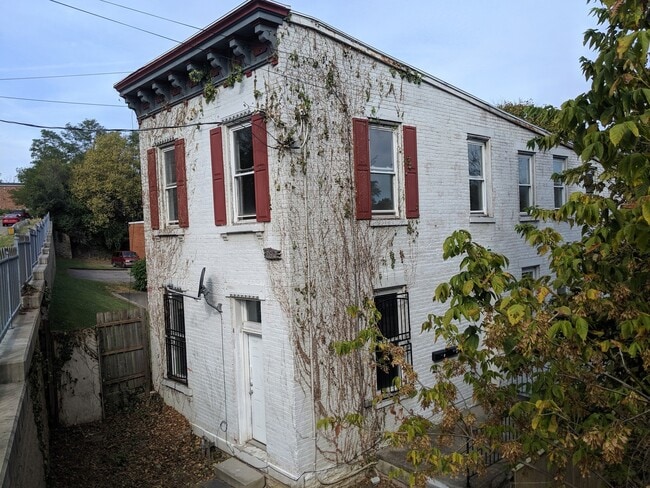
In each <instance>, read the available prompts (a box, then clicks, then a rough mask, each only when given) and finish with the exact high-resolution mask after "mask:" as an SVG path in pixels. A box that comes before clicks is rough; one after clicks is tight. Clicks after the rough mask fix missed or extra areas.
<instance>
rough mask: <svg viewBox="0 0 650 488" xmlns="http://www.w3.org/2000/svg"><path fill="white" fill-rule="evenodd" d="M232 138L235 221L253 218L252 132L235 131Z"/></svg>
mask: <svg viewBox="0 0 650 488" xmlns="http://www.w3.org/2000/svg"><path fill="white" fill-rule="evenodd" d="M232 136H233V160H234V171H233V176H234V190H235V195H234V199H235V216H236V219H237V220H249V219H254V218H255V215H256V214H255V173H254V168H253V130H252V129H251V126H250V125H249V126H247V127H241V128H238V129H235V130H234V131H233V133H232Z"/></svg>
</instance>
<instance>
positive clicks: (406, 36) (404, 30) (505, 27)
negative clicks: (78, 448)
mask: <svg viewBox="0 0 650 488" xmlns="http://www.w3.org/2000/svg"><path fill="white" fill-rule="evenodd" d="M57 1H58V0H57ZM60 1H61V2H62V3H65V4H67V5H70V6H73V7H76V8H79V9H83V10H86V11H89V12H93V13H95V14H97V15H102V16H105V17H109V18H111V19H114V20H117V21H119V22H123V23H126V24H131V25H133V26H136V27H138V28H141V29H144V30H148V31H151V32H153V33H156V34H160V35H162V36H165V37H169V38H171V39H176V40H184V39H186V38H187V37H189V36H191V35H192V34H193V33H195V32H196V30H194V29H192V28H190V27H186V26H181V25H177V24H174V23H171V22H167V21H165V20H162V19H157V18H154V17H151V16H147V15H144V14H141V13H137V12H134V11H131V10H127V9H125V8H122V7H119V6H117V5H114V4H119V5H122V6H128V7H129V8H131V9H136V10H141V11H144V12H148V13H152V14H155V15H158V16H161V17H166V18H171V19H174V20H176V21H178V22H183V23H185V24H189V25H192V26H196V27H205V26H206V25H208V24H210V23H211V22H212V21H214V20H216V19H217V18H219V17H221V16H223V15H224V14H226V13H227V12H228V11H230V10H232V9H233V8H235V7H237V6H238V5H240V4H241V1H235V0H211V1H209V2H206V1H203V0H183V1H180V2H179V1H178V0H173V1H172V0H111V2H112V3H113V4H111V3H109V2H107V1H102V0H60ZM593 5H594V4H593V3H592V4H589V5H588V4H587V3H586V0H543V1H540V0H492V1H487V0H463V1H449V0H444V1H443V0H409V1H402V2H396V1H395V0H391V1H388V0H372V1H368V0H364V1H361V0H346V1H341V0H320V1H315V0H311V1H309V0H294V1H293V2H291V3H289V6H290V7H291V8H292V9H293V10H296V11H298V12H300V13H303V14H306V15H309V16H312V17H316V18H318V19H319V20H321V21H323V22H325V23H327V24H330V25H332V26H333V27H336V28H338V29H339V30H342V31H344V32H346V33H347V34H349V35H351V36H353V37H356V38H357V39H359V40H361V41H363V42H365V43H367V44H369V45H371V46H373V47H375V48H377V49H379V50H380V51H383V52H385V53H386V54H389V55H391V56H393V57H395V58H397V59H399V60H401V61H404V62H406V63H408V64H410V65H412V66H414V67H416V68H419V69H421V70H423V71H425V72H427V73H429V74H431V75H434V76H436V77H438V78H441V79H442V80H444V81H446V82H448V83H451V84H452V85H454V86H456V87H458V88H460V89H462V90H464V91H467V92H469V93H471V94H473V95H475V96H477V97H479V98H481V99H483V100H485V101H487V102H490V103H499V102H501V101H504V100H512V101H516V100H520V99H522V100H526V99H530V100H533V101H534V102H535V103H537V104H553V105H560V104H561V103H562V102H563V101H565V100H567V99H569V98H572V97H574V96H576V95H577V94H579V93H582V92H584V91H585V90H586V88H587V85H586V82H585V80H584V77H583V75H582V72H581V71H580V66H579V62H578V59H579V57H580V56H582V55H586V56H589V53H588V51H587V50H586V49H585V48H583V46H582V36H583V33H584V31H585V30H586V29H587V28H589V27H593V26H594V19H593V17H591V16H590V15H589V10H590V8H591V7H592V6H593ZM3 19H4V21H3V26H2V29H1V30H0V119H4V120H10V121H18V122H24V123H29V124H35V125H43V126H63V125H65V124H66V123H72V124H77V123H79V122H81V121H82V120H83V119H86V118H93V119H96V120H97V121H98V122H99V123H100V124H102V125H103V126H105V127H107V128H137V121H136V120H135V117H134V116H133V113H132V112H131V111H130V110H129V109H128V108H126V105H125V104H124V103H123V101H122V100H121V98H120V97H119V96H118V94H117V92H116V91H115V90H114V89H113V84H114V83H115V82H116V81H118V80H120V79H121V78H123V77H124V76H126V73H125V74H109V75H100V76H83V77H81V76H75V77H61V78H42V79H29V80H27V79H20V80H10V79H8V78H26V77H45V76H48V77H51V76H62V75H77V74H88V73H113V72H131V71H133V70H135V69H137V68H139V67H140V66H142V65H144V64H146V63H147V62H149V61H151V60H152V59H154V58H156V57H157V56H159V55H160V54H162V53H163V52H165V51H167V50H168V49H170V48H172V47H174V46H175V45H176V43H175V42H173V41H171V40H168V39H163V38H161V37H157V36H155V35H152V34H147V33H144V32H141V31H138V30H135V29H131V28H129V27H126V26H123V25H119V24H116V23H114V22H110V21H108V20H105V19H102V18H98V17H95V16H92V15H90V14H87V13H83V12H80V11H78V10H75V9H73V8H70V7H66V6H64V5H61V4H60V3H56V2H53V1H51V0H22V1H7V2H4V4H3ZM7 97H14V98H30V99H40V100H57V101H64V102H83V103H90V104H104V105H116V106H115V107H114V106H101V105H74V104H62V103H46V102H37V101H27V100H16V99H14V98H7ZM39 136H40V129H39V128H30V127H22V126H19V125H14V124H7V123H0V145H1V147H2V149H1V150H0V179H1V180H2V181H5V182H6V181H14V180H15V178H16V169H17V168H21V167H28V166H29V165H30V162H31V157H30V150H29V148H30V145H31V142H32V140H33V139H35V138H38V137H39Z"/></svg>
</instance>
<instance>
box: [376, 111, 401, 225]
mask: <svg viewBox="0 0 650 488" xmlns="http://www.w3.org/2000/svg"><path fill="white" fill-rule="evenodd" d="M374 130H380V131H386V132H390V134H391V136H392V137H391V153H390V155H391V159H392V163H393V167H392V168H390V169H388V168H382V167H375V166H373V164H372V163H373V159H374V158H373V153H372V143H371V139H372V134H373V131H374ZM396 138H397V126H396V125H394V124H389V123H381V122H370V123H369V124H368V146H369V150H368V154H369V158H370V181H371V188H372V181H373V175H388V176H391V177H392V185H391V197H392V200H393V208H392V209H375V208H372V207H374V204H373V203H371V209H372V215H377V216H395V215H398V213H399V207H400V205H399V193H398V191H397V189H398V188H399V186H398V178H399V176H398V171H397V139H396ZM371 200H372V195H371Z"/></svg>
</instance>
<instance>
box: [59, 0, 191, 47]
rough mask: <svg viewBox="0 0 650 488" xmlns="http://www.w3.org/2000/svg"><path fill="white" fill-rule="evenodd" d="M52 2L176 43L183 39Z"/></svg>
mask: <svg viewBox="0 0 650 488" xmlns="http://www.w3.org/2000/svg"><path fill="white" fill-rule="evenodd" d="M50 2H52V3H57V4H59V5H63V6H64V7H68V8H71V9H73V10H78V11H79V12H83V13H85V14H88V15H92V16H93V17H99V18H100V19H104V20H108V21H110V22H115V23H116V24H120V25H123V26H125V27H130V28H131V29H135V30H138V31H140V32H145V33H147V34H151V35H152V36H156V37H161V38H163V39H167V40H168V41H172V42H175V43H176V44H181V41H178V40H176V39H172V38H171V37H167V36H163V35H162V34H156V33H155V32H151V31H148V30H146V29H141V28H140V27H136V26H134V25H131V24H127V23H125V22H120V21H119V20H115V19H111V18H109V17H104V16H103V15H99V14H96V13H93V12H89V11H88V10H84V9H82V8H79V7H74V6H72V5H68V4H67V3H63V2H59V1H58V0H50Z"/></svg>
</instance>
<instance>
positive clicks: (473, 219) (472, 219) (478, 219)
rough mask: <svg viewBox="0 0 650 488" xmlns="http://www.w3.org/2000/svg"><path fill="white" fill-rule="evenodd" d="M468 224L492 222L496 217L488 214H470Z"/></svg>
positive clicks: (494, 221)
mask: <svg viewBox="0 0 650 488" xmlns="http://www.w3.org/2000/svg"><path fill="white" fill-rule="evenodd" d="M469 223H470V224H494V223H496V219H495V218H494V217H491V216H489V215H470V216H469Z"/></svg>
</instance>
